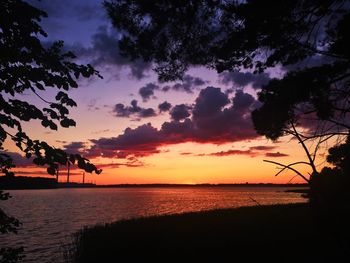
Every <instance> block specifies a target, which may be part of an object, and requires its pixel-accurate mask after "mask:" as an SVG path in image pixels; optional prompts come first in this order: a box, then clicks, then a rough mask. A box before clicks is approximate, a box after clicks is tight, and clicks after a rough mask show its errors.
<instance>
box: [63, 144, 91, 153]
mask: <svg viewBox="0 0 350 263" xmlns="http://www.w3.org/2000/svg"><path fill="white" fill-rule="evenodd" d="M85 149H86V143H85V142H71V143H68V144H66V145H63V149H62V150H64V151H66V152H68V153H71V154H76V153H77V154H82V153H83V152H84V150H85Z"/></svg>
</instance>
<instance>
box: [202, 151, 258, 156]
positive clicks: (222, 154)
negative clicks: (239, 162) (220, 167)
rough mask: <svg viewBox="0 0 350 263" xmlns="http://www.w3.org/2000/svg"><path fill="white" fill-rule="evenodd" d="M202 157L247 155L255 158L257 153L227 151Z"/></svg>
mask: <svg viewBox="0 0 350 263" xmlns="http://www.w3.org/2000/svg"><path fill="white" fill-rule="evenodd" d="M204 155H205V156H217V157H222V156H230V155H248V156H250V157H255V156H256V155H258V153H256V152H253V151H251V150H228V151H221V152H215V153H209V154H204Z"/></svg>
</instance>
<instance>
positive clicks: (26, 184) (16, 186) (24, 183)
mask: <svg viewBox="0 0 350 263" xmlns="http://www.w3.org/2000/svg"><path fill="white" fill-rule="evenodd" d="M0 186H1V187H0V188H1V189H3V190H27V189H28V190H29V189H33V190H41V189H62V188H156V187H159V188H191V187H192V188H196V187H198V188H200V187H213V188H219V187H237V188H239V187H261V188H262V187H276V188H278V187H288V188H307V187H308V185H307V184H274V183H239V184H220V183H219V184H209V183H203V184H163V183H151V184H110V185H96V184H92V183H85V184H83V183H76V182H72V183H64V182H59V183H57V182H56V180H55V179H53V178H44V177H25V176H16V177H13V178H5V177H4V176H1V177H0ZM290 191H293V190H290Z"/></svg>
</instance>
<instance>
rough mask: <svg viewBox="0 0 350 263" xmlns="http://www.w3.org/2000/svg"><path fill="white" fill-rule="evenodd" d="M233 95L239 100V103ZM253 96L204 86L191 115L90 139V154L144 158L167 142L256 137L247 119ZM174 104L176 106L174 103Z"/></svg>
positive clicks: (216, 140)
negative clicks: (110, 135)
mask: <svg viewBox="0 0 350 263" xmlns="http://www.w3.org/2000/svg"><path fill="white" fill-rule="evenodd" d="M236 97H239V98H240V99H241V100H243V102H242V101H240V102H239V103H238V101H237V99H235V98H236ZM255 102H256V101H255V99H254V98H253V97H252V96H251V95H249V94H247V93H243V91H241V92H236V96H235V97H234V98H233V99H232V100H230V99H229V97H228V95H227V94H225V93H223V92H222V91H221V89H220V88H215V87H207V88H205V89H203V90H201V92H200V93H199V95H198V97H197V99H196V101H195V103H194V105H193V110H192V117H191V118H185V119H183V118H180V119H181V121H179V120H178V119H173V120H171V121H167V122H164V123H163V124H162V126H161V128H159V129H157V128H155V127H153V126H152V125H151V124H150V123H148V124H144V125H141V126H139V127H137V128H134V129H132V128H127V129H126V130H125V131H124V133H122V134H120V135H119V136H117V137H112V138H101V139H95V140H91V142H92V144H93V146H92V147H91V149H90V151H89V152H90V154H91V155H92V156H101V155H103V156H106V157H117V158H121V157H123V158H127V157H131V156H134V157H144V156H148V155H152V154H156V153H159V152H160V148H161V147H163V146H166V145H171V144H178V143H184V142H197V143H213V144H224V143H228V142H237V141H244V140H250V139H254V138H257V137H259V136H258V135H257V134H256V132H255V130H254V128H253V125H252V121H251V118H250V112H251V108H252V107H253V106H254V105H255ZM175 107H176V106H175Z"/></svg>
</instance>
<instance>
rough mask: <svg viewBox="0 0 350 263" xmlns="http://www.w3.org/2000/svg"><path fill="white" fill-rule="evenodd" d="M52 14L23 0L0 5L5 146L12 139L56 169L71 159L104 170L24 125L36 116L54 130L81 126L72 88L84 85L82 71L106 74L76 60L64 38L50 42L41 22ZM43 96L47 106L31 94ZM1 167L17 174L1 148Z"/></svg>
mask: <svg viewBox="0 0 350 263" xmlns="http://www.w3.org/2000/svg"><path fill="white" fill-rule="evenodd" d="M46 16H47V14H46V13H45V12H44V11H41V10H39V9H37V8H35V7H33V6H31V5H29V4H28V3H26V2H23V1H21V0H6V1H1V9H0V54H1V56H0V92H1V93H0V123H1V127H0V149H1V150H3V143H4V142H5V140H6V139H8V138H9V139H11V140H12V141H13V142H14V143H15V144H16V146H17V147H18V149H19V150H20V151H22V152H24V153H25V155H26V157H27V158H33V163H34V164H37V165H40V166H45V165H46V166H47V167H48V168H47V172H48V173H49V174H52V175H53V174H55V173H56V170H57V169H58V165H59V164H61V165H66V164H67V160H68V161H70V162H71V163H77V165H78V167H79V168H81V169H84V170H85V171H87V172H96V173H100V172H101V171H100V170H98V169H97V168H96V167H95V166H94V165H93V164H92V163H90V162H89V161H88V160H87V159H85V158H83V157H82V156H80V155H78V154H67V153H65V152H64V151H63V150H60V149H56V148H54V147H52V146H50V145H49V144H47V143H46V142H45V141H40V140H33V139H31V138H30V136H29V135H28V134H27V133H26V131H24V130H23V128H22V124H23V123H24V122H29V121H33V120H37V121H40V123H41V125H42V126H43V127H45V128H48V129H51V130H57V129H58V128H59V127H60V126H61V127H63V128H68V127H72V126H75V124H76V123H75V121H74V120H73V119H71V118H69V107H75V106H77V104H76V102H75V101H74V100H73V99H71V98H70V97H69V95H68V93H67V92H68V91H69V90H71V89H75V88H78V83H77V80H78V79H79V78H81V77H83V78H89V77H92V76H94V75H97V76H100V75H99V74H98V72H97V71H96V70H95V69H94V68H93V67H92V66H91V65H79V64H76V63H75V62H73V59H75V58H76V57H75V55H74V54H73V53H72V52H69V51H68V52H66V51H63V42H62V41H57V42H54V43H53V44H51V45H49V44H47V43H45V42H42V41H41V39H43V38H45V37H47V34H46V32H45V31H44V30H43V29H42V28H41V26H40V25H39V22H40V21H41V19H42V18H43V17H46ZM48 89H51V90H58V92H57V94H56V96H55V97H54V98H52V99H50V100H49V99H47V98H44V97H43V96H46V95H47V92H46V91H47V90H48ZM26 94H33V95H35V96H37V97H38V98H39V99H40V100H41V101H42V104H43V105H44V106H42V107H40V105H34V104H32V103H31V102H30V101H28V100H27V99H26V97H25V95H26ZM0 165H1V171H2V172H3V173H5V174H7V175H12V174H13V173H12V172H11V171H10V169H11V168H12V167H14V166H15V164H14V163H13V161H12V159H11V157H10V156H9V155H8V154H6V153H5V152H1V153H0Z"/></svg>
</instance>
